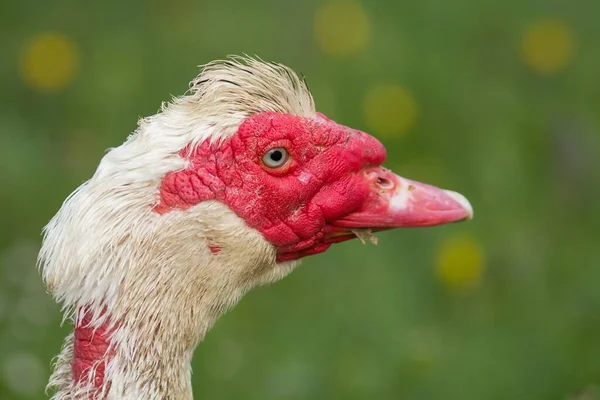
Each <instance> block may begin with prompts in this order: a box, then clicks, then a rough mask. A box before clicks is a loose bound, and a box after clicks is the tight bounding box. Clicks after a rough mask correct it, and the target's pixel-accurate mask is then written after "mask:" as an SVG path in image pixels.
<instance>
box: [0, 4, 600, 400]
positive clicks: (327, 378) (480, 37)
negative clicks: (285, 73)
mask: <svg viewBox="0 0 600 400" xmlns="http://www.w3.org/2000/svg"><path fill="white" fill-rule="evenodd" d="M0 7H1V12H0V32H1V37H2V39H1V40H0V54H1V55H2V60H1V61H0V77H1V80H2V91H1V93H0V98H1V107H0V191H1V193H2V194H1V195H0V208H1V209H2V210H3V212H2V213H0V227H1V228H0V399H2V400H8V399H41V398H44V397H45V396H44V394H43V391H44V385H45V383H46V381H47V378H48V375H49V372H50V360H51V358H52V357H53V356H54V355H56V354H57V353H58V351H59V349H60V345H61V343H62V340H63V338H64V336H65V335H66V334H67V333H68V331H69V330H70V327H69V326H64V327H60V321H61V314H60V310H59V307H58V306H57V305H56V304H55V303H54V302H53V301H52V299H51V298H50V297H49V296H48V295H47V294H46V293H45V291H44V288H43V286H42V284H41V279H40V277H39V274H38V272H37V270H36V268H35V259H36V255H37V251H38V248H39V244H40V239H41V238H40V231H41V229H42V227H43V226H44V224H45V223H46V222H47V221H48V220H49V219H50V218H51V216H52V215H53V214H54V213H55V212H56V211H57V210H58V208H59V206H60V204H61V202H62V201H63V200H64V199H65V197H66V196H67V195H68V194H69V193H70V192H71V191H73V190H74V189H75V188H76V187H77V186H78V185H79V184H81V183H82V182H83V181H84V180H86V179H87V178H89V177H91V175H92V174H93V172H94V170H95V168H96V165H97V164H98V161H99V160H100V158H101V157H102V156H103V154H104V152H105V149H106V148H108V147H113V146H118V145H119V144H120V143H121V142H122V141H123V140H124V139H125V137H126V136H127V135H128V134H129V133H130V132H131V131H133V129H135V127H136V121H137V119H138V117H140V116H147V115H150V114H153V113H155V112H156V111H157V110H158V108H159V106H160V103H161V101H165V100H169V99H170V97H171V95H178V94H182V93H183V92H184V91H185V90H186V89H187V84H188V82H189V81H190V80H191V79H192V78H193V77H194V76H195V74H196V73H197V71H198V69H197V65H199V64H202V63H205V62H208V61H210V60H212V59H215V58H223V57H225V56H226V55H229V54H241V53H247V54H257V55H259V56H261V57H262V58H264V59H267V60H274V61H279V62H282V63H284V64H287V65H289V66H290V67H292V68H293V69H295V70H296V71H297V72H299V73H303V74H304V75H306V77H307V79H308V83H309V86H310V88H311V90H312V92H313V95H314V97H315V101H316V104H317V108H318V110H319V111H322V112H324V113H325V114H327V115H328V116H330V117H331V118H334V119H335V120H337V121H338V122H340V123H343V124H345V125H350V126H352V127H355V128H359V129H361V130H364V131H367V132H370V133H372V134H374V135H375V136H377V137H378V138H379V139H380V140H381V141H382V142H383V143H384V144H385V145H386V146H387V147H388V150H389V159H388V162H387V166H389V167H391V168H393V169H395V170H397V171H398V172H399V173H400V174H402V175H404V176H406V177H410V178H413V179H417V180H422V181H425V182H428V183H431V184H435V185H439V186H442V187H446V188H451V189H454V190H457V191H459V192H461V193H463V194H465V195H466V196H467V197H468V198H469V199H470V200H471V202H472V203H473V205H474V208H475V219H474V220H473V221H471V222H469V223H463V224H456V225H451V226H444V227H438V228H430V229H414V230H411V229H408V230H398V231H393V232H386V233H382V234H380V235H378V236H379V238H380V240H379V245H378V247H374V246H373V245H370V244H369V245H367V246H366V247H365V246H362V245H361V244H360V242H359V241H352V242H348V243H344V244H340V245H336V246H334V247H333V248H332V249H331V250H330V251H329V252H327V253H326V254H323V255H319V256H315V257H310V258H307V259H306V260H305V261H304V265H303V267H301V268H299V269H298V270H297V271H295V272H294V273H293V274H292V275H291V276H290V277H288V278H286V279H284V280H283V281H281V282H279V283H277V284H275V285H272V286H269V287H266V288H262V289H260V290H256V291H254V292H252V293H251V294H249V295H248V296H247V297H246V298H245V299H244V300H243V301H242V302H241V303H240V305H239V306H237V307H236V308H235V309H234V310H233V311H232V312H229V313H228V314H227V315H225V316H224V317H223V318H221V320H219V322H218V323H217V324H216V326H215V328H214V329H213V330H212V331H211V332H210V333H209V335H208V336H207V338H206V341H205V342H204V343H203V344H202V345H201V346H200V347H199V349H198V350H197V352H196V355H195V358H194V375H193V385H194V391H195V394H196V397H197V398H207V399H229V398H232V399H233V398H240V399H332V398H334V399H461V400H462V399H473V400H475V399H528V400H531V399H595V398H600V397H599V396H600V394H599V393H600V392H598V390H597V389H596V385H598V384H600V289H599V284H600V256H599V252H598V251H597V250H595V246H596V245H597V244H598V239H599V238H600V234H599V230H600V208H599V205H598V199H599V198H600V184H599V183H600V161H599V155H600V134H599V128H600V46H599V45H598V42H599V40H600V23H599V21H600V19H599V18H600V2H598V1H597V0H587V1H586V0H577V1H573V0H572V1H568V0H544V1H541V0H527V1H519V0H506V1H501V2H499V1H495V0H494V1H492V0H453V1H443V0H407V1H391V0H388V1H385V0H368V1H367V0H363V1H362V2H357V1H337V0H336V1H317V0H304V1H291V0H287V1H286V0H253V1H243V0H221V1H218V2H215V1H193V0H171V1H166V0H151V1H129V2H121V1H114V0H112V1H98V2H78V1H74V0H61V1H39V0H21V1H18V2H17V1H11V2H8V3H6V2H5V3H3V5H2V6H0Z"/></svg>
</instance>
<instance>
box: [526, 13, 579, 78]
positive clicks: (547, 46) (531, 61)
mask: <svg viewBox="0 0 600 400" xmlns="http://www.w3.org/2000/svg"><path fill="white" fill-rule="evenodd" d="M574 40H575V37H574V34H573V31H572V30H571V28H570V27H569V26H568V25H567V24H566V23H565V22H564V21H561V20H552V19H544V20H539V21H536V22H534V23H532V24H531V25H530V26H529V27H528V28H527V30H526V32H525V35H524V36H523V39H522V43H521V52H522V53H521V54H522V57H523V60H524V62H525V63H526V64H527V65H529V67H531V68H532V69H533V70H534V71H536V72H537V73H540V74H545V75H548V74H553V73H555V72H558V71H560V70H561V69H563V68H565V67H566V66H567V65H568V64H569V62H570V61H571V59H572V58H573V47H574Z"/></svg>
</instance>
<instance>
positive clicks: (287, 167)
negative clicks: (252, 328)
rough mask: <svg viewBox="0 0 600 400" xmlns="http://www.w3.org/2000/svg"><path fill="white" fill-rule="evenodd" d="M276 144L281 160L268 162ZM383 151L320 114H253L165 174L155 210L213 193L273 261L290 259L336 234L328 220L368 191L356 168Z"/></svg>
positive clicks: (378, 160) (323, 245)
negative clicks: (259, 237)
mask: <svg viewBox="0 0 600 400" xmlns="http://www.w3.org/2000/svg"><path fill="white" fill-rule="evenodd" d="M278 147H284V148H286V149H287V151H288V153H289V158H288V161H287V162H286V163H285V164H284V165H282V166H281V167H279V168H270V167H268V166H266V165H265V164H264V163H263V162H262V158H263V156H264V155H265V154H266V153H267V152H268V151H269V150H271V149H273V148H278ZM385 156H386V151H385V148H384V147H383V145H382V144H381V143H380V142H379V141H378V140H377V139H375V138H374V137H372V136H370V135H368V134H366V133H363V132H360V131H357V130H354V129H350V128H347V127H345V126H342V125H338V124H336V123H335V122H333V121H331V120H328V119H326V118H325V117H324V116H320V118H317V119H310V118H304V117H299V116H293V115H288V114H279V113H274V112H271V113H262V114H257V115H254V116H252V117H250V118H248V119H247V120H246V121H244V122H243V123H242V125H241V126H240V128H239V130H238V132H237V133H236V134H235V135H233V136H232V137H230V138H228V139H226V140H224V141H222V142H220V143H213V144H210V143H209V142H208V141H207V142H205V143H203V144H202V145H201V146H199V147H198V148H196V149H194V150H193V151H192V152H191V154H190V155H189V156H188V157H189V159H190V160H191V164H190V166H189V168H187V169H186V170H183V171H178V172H173V173H170V174H167V176H165V178H164V180H163V182H162V185H161V187H160V196H161V202H160V204H159V205H158V206H157V207H156V208H155V210H156V211H157V212H160V213H165V212H168V211H169V210H172V209H186V208H188V207H190V206H193V205H195V204H198V203H199V202H201V201H206V200H218V201H220V202H222V203H224V204H226V205H228V206H229V207H230V208H231V209H232V210H233V211H234V212H235V213H236V214H237V215H238V216H240V217H241V218H243V219H244V220H245V221H246V223H247V224H248V225H249V226H250V227H252V228H255V229H257V230H258V231H260V232H261V233H262V234H263V236H264V237H265V238H266V239H267V240H268V241H269V242H271V243H272V244H273V245H275V246H277V247H278V255H277V260H278V261H285V260H292V259H297V258H300V257H304V256H307V255H311V254H316V253H320V252H323V251H325V250H326V249H327V248H328V247H329V246H330V245H331V243H332V242H334V241H341V240H342V239H341V238H338V239H337V240H332V239H328V238H327V237H326V233H327V229H328V226H330V224H331V223H332V222H333V221H335V220H337V219H339V218H341V217H343V216H346V215H348V214H350V213H352V212H353V211H355V210H357V209H358V208H360V206H361V205H362V204H363V202H364V201H365V199H366V198H367V197H368V195H369V193H370V192H371V190H370V188H369V183H368V181H367V180H365V179H364V177H363V174H361V173H360V172H361V170H362V169H363V168H365V167H367V166H378V165H381V164H382V163H383V161H384V160H385Z"/></svg>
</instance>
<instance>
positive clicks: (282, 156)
mask: <svg viewBox="0 0 600 400" xmlns="http://www.w3.org/2000/svg"><path fill="white" fill-rule="evenodd" d="M287 159H288V152H287V150H286V149H284V148H283V147H276V148H274V149H271V150H269V151H267V153H266V154H265V155H264V156H263V158H262V162H263V164H265V165H266V166H267V167H269V168H278V167H281V166H282V165H283V164H285V162H286V161H287Z"/></svg>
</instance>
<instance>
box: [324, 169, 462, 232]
mask: <svg viewBox="0 0 600 400" xmlns="http://www.w3.org/2000/svg"><path fill="white" fill-rule="evenodd" d="M362 173H363V174H364V179H365V180H366V182H367V185H368V190H369V193H368V195H367V197H366V199H365V201H364V203H363V204H362V206H361V207H360V208H359V209H358V210H357V211H355V212H353V213H351V214H349V215H346V216H345V217H343V218H341V219H339V220H336V221H335V222H334V223H333V226H335V227H337V228H342V229H361V228H363V229H372V230H373V231H380V230H385V229H391V228H409V227H423V226H434V225H441V224H447V223H451V222H459V221H464V220H470V219H472V218H473V207H472V206H471V203H469V201H468V200H467V199H466V198H465V197H464V196H463V195H461V194H459V193H456V192H453V191H449V190H444V189H440V188H437V187H435V186H431V185H427V184H425V183H420V182H416V181H412V180H409V179H406V178H403V177H401V176H398V175H396V174H394V173H393V172H392V171H390V170H388V169H385V168H383V167H373V168H368V169H366V170H363V171H362Z"/></svg>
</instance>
